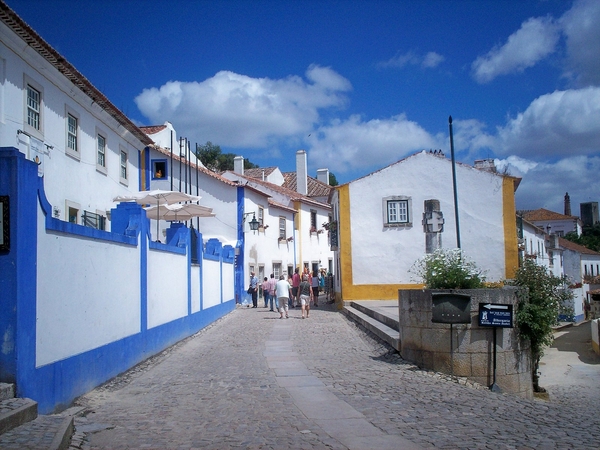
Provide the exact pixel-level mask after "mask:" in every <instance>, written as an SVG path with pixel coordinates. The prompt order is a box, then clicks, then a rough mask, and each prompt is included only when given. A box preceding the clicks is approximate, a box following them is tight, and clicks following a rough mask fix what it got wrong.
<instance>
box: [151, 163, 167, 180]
mask: <svg viewBox="0 0 600 450" xmlns="http://www.w3.org/2000/svg"><path fill="white" fill-rule="evenodd" d="M166 176H167V160H166V159H153V160H152V179H154V180H160V179H161V178H165V177H166Z"/></svg>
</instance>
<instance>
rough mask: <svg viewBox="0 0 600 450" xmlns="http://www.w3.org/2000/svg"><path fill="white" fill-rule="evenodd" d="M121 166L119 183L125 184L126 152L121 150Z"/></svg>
mask: <svg viewBox="0 0 600 450" xmlns="http://www.w3.org/2000/svg"><path fill="white" fill-rule="evenodd" d="M120 161H121V165H120V172H119V176H120V181H121V183H124V184H127V152H126V151H125V150H123V149H121V158H120Z"/></svg>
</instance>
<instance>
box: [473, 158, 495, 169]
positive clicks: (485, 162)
mask: <svg viewBox="0 0 600 450" xmlns="http://www.w3.org/2000/svg"><path fill="white" fill-rule="evenodd" d="M475 168H476V169H480V170H485V171H487V172H493V173H496V163H495V162H494V160H493V159H491V158H487V159H476V160H475Z"/></svg>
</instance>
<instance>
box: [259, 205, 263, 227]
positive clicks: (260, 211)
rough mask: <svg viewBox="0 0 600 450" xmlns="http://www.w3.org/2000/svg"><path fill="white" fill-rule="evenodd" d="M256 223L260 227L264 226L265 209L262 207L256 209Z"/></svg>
mask: <svg viewBox="0 0 600 450" xmlns="http://www.w3.org/2000/svg"><path fill="white" fill-rule="evenodd" d="M258 223H259V226H261V227H262V226H264V225H265V208H263V207H262V206H259V207H258Z"/></svg>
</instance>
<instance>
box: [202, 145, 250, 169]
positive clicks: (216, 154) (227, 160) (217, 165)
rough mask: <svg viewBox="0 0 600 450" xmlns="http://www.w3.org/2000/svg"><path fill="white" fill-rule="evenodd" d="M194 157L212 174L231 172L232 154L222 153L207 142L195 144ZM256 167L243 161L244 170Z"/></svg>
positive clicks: (215, 146)
mask: <svg viewBox="0 0 600 450" xmlns="http://www.w3.org/2000/svg"><path fill="white" fill-rule="evenodd" d="M196 156H197V157H198V158H199V159H200V161H201V162H202V164H204V166H205V167H206V168H207V169H209V170H212V171H213V172H224V171H226V170H233V160H234V159H235V156H236V155H235V154H234V153H223V152H222V151H221V147H220V146H218V145H215V144H213V143H212V142H210V141H208V142H207V143H206V144H204V145H198V144H196ZM257 167H258V166H257V165H256V164H253V163H251V162H250V161H248V160H247V159H244V169H254V168H257Z"/></svg>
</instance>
